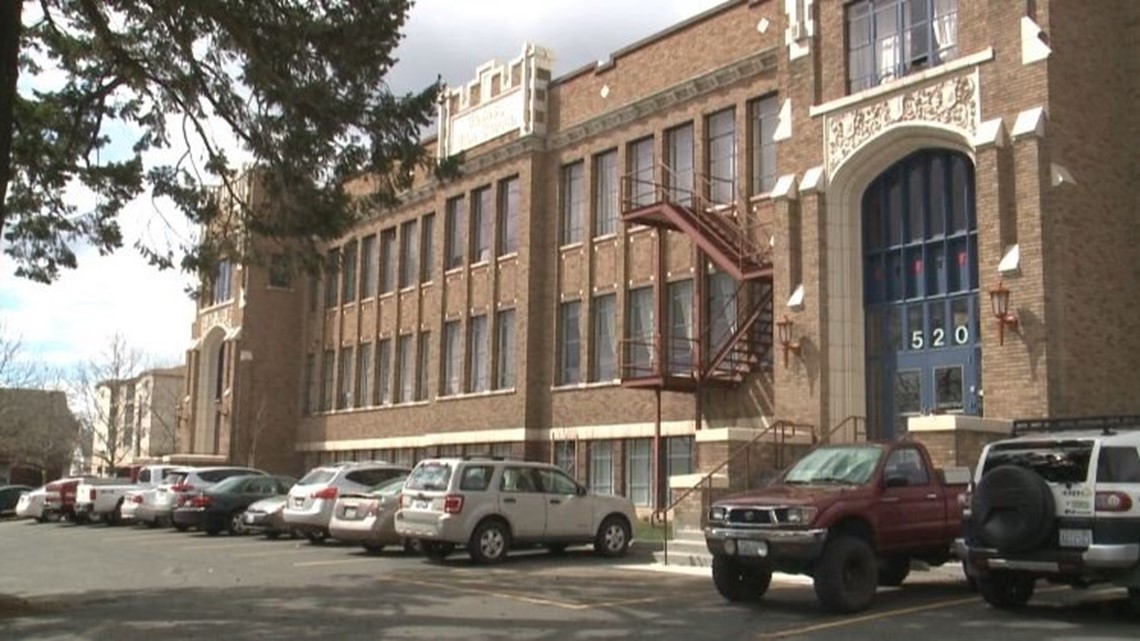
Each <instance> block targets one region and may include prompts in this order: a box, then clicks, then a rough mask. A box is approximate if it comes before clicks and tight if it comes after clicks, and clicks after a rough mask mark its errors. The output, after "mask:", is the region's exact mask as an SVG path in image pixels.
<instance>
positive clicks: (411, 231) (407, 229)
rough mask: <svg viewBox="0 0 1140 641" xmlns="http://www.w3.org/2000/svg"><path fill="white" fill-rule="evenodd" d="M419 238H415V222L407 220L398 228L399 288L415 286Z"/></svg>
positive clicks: (418, 264) (418, 265)
mask: <svg viewBox="0 0 1140 641" xmlns="http://www.w3.org/2000/svg"><path fill="white" fill-rule="evenodd" d="M418 249H419V238H418V237H417V236H416V221H414V220H409V221H408V222H406V223H404V224H403V225H401V226H400V288H401V289H403V288H404V287H411V286H412V285H415V284H416V275H417V274H419V273H420V263H419V252H418Z"/></svg>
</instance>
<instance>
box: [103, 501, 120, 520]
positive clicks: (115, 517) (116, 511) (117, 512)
mask: <svg viewBox="0 0 1140 641" xmlns="http://www.w3.org/2000/svg"><path fill="white" fill-rule="evenodd" d="M122 518H123V500H122V499H119V502H118V503H116V504H115V509H113V510H111V513H110V514H108V515H107V517H106V518H105V519H103V521H104V522H105V523H106V524H107V525H118V524H119V521H121V520H122Z"/></svg>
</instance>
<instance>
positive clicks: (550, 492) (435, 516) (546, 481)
mask: <svg viewBox="0 0 1140 641" xmlns="http://www.w3.org/2000/svg"><path fill="white" fill-rule="evenodd" d="M635 518H636V513H635V511H634V507H633V502H632V501H630V500H629V499H627V498H624V497H620V496H603V495H598V494H592V493H590V492H589V491H588V490H587V489H586V488H585V487H583V486H581V485H579V484H578V483H577V482H575V481H574V479H572V478H570V477H569V476H567V475H566V473H565V472H563V471H562V470H561V469H560V468H558V467H555V466H553V465H550V464H548V463H536V462H530V461H509V460H498V459H489V458H475V457H467V458H437V459H426V460H423V461H420V463H419V464H418V465H417V466H416V468H415V469H414V470H412V474H411V476H409V477H408V480H407V481H406V482H405V483H404V494H403V498H402V502H401V508H400V510H399V511H398V512H397V513H396V532H397V533H398V534H400V536H403V537H405V538H408V539H420V542H421V544H422V548H423V550H424V553H425V554H427V555H428V557H429V558H432V559H435V560H442V559H443V558H445V557H446V556H447V555H448V554H450V553H451V552H452V551H454V550H455V547H456V545H465V546H467V551H468V552H469V553H470V554H471V558H472V559H473V560H474V561H475V562H477V563H493V562H497V561H501V560H503V558H504V557H505V556H506V554H507V551H508V550H509V549H510V548H511V547H512V546H515V545H521V544H536V543H537V544H543V545H546V546H547V547H548V548H550V549H551V551H554V552H561V551H562V550H563V549H565V548H566V546H567V545H570V544H575V543H593V545H594V549H595V550H597V552H598V553H599V554H601V555H603V556H610V557H616V556H622V555H624V554H625V553H626V550H627V549H628V548H629V543H630V537H631V533H632V525H633V522H634V519H635Z"/></svg>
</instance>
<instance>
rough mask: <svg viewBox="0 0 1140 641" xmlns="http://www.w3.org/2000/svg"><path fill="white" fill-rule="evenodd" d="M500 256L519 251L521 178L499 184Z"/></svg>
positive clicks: (510, 179) (509, 179)
mask: <svg viewBox="0 0 1140 641" xmlns="http://www.w3.org/2000/svg"><path fill="white" fill-rule="evenodd" d="M498 229H499V246H498V252H499V253H498V255H499V256H502V255H504V254H513V253H515V252H517V251H518V250H519V177H518V176H515V177H514V178H508V179H506V180H504V181H502V182H500V183H499V224H498Z"/></svg>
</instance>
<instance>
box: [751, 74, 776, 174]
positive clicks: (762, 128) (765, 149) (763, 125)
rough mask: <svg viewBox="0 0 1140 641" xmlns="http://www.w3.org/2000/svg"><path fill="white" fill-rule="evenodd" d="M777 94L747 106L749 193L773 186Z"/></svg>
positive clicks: (754, 101)
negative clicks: (749, 165)
mask: <svg viewBox="0 0 1140 641" xmlns="http://www.w3.org/2000/svg"><path fill="white" fill-rule="evenodd" d="M779 108H780V107H779V104H778V101H777V99H776V96H767V97H765V98H760V99H758V100H753V101H752V102H751V103H749V105H748V118H749V121H750V122H749V127H750V129H751V131H750V132H749V138H748V144H749V147H750V149H749V162H750V164H751V167H750V168H749V169H750V175H751V185H750V187H751V189H750V190H751V193H752V195H753V196H755V195H756V194H766V193H768V192H770V191H772V189H773V188H774V187H775V186H776V122H777V119H778V111H779Z"/></svg>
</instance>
